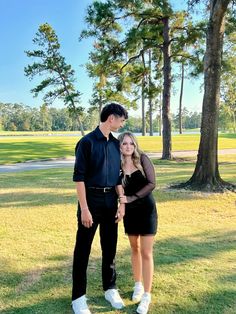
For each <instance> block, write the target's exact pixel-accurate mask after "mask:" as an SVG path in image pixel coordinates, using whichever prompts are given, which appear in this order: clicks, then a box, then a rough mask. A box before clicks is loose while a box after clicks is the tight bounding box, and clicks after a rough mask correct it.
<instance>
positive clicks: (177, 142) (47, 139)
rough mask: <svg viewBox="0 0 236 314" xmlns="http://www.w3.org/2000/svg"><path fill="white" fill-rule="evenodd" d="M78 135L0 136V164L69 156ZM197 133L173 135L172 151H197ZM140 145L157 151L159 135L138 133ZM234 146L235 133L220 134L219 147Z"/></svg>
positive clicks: (235, 141)
mask: <svg viewBox="0 0 236 314" xmlns="http://www.w3.org/2000/svg"><path fill="white" fill-rule="evenodd" d="M79 138H80V137H76V136H56V137H55V136H27V137H17V136H15V137H2V138H0V164H7V163H16V162H22V161H27V160H37V159H48V158H59V157H61V158H62V157H70V156H73V155H74V148H75V145H76V143H77V141H78V140H79ZM199 139H200V136H199V135H192V134H191V135H175V136H173V137H172V142H173V151H182V150H197V149H198V145H199ZM138 141H139V144H140V147H141V148H142V149H143V150H144V151H146V152H161V151H162V139H161V137H159V136H144V137H143V136H139V137H138ZM224 148H236V134H220V135H219V149H224Z"/></svg>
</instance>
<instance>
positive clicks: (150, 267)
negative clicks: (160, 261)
mask: <svg viewBox="0 0 236 314" xmlns="http://www.w3.org/2000/svg"><path fill="white" fill-rule="evenodd" d="M153 242H154V236H153V235H148V236H141V237H140V247H141V248H140V250H141V258H142V262H141V264H142V276H143V285H144V291H145V292H148V293H150V292H151V288H152V280H153V271H154V263H153Z"/></svg>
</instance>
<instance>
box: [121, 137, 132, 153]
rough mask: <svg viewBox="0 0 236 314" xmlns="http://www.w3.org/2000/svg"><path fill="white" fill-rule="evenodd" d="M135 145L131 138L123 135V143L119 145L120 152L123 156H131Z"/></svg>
mask: <svg viewBox="0 0 236 314" xmlns="http://www.w3.org/2000/svg"><path fill="white" fill-rule="evenodd" d="M134 148H135V144H134V142H133V140H132V139H131V137H129V136H128V135H125V137H124V140H123V142H122V143H121V144H120V151H121V153H122V155H124V156H132V154H133V152H134Z"/></svg>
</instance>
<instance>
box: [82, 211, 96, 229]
mask: <svg viewBox="0 0 236 314" xmlns="http://www.w3.org/2000/svg"><path fill="white" fill-rule="evenodd" d="M81 222H82V225H83V226H85V227H86V228H90V227H92V224H93V217H92V215H91V213H90V211H89V209H88V208H83V209H81Z"/></svg>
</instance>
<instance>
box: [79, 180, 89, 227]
mask: <svg viewBox="0 0 236 314" xmlns="http://www.w3.org/2000/svg"><path fill="white" fill-rule="evenodd" d="M76 191H77V196H78V200H79V204H80V209H81V222H82V224H83V225H84V226H85V227H86V228H90V227H91V226H92V224H93V218H92V215H91V213H90V211H89V208H88V204H87V199H86V191H85V185H84V182H83V181H79V182H76Z"/></svg>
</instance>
